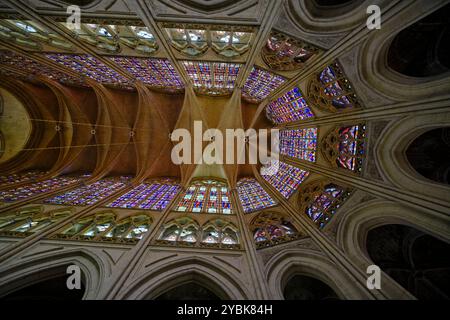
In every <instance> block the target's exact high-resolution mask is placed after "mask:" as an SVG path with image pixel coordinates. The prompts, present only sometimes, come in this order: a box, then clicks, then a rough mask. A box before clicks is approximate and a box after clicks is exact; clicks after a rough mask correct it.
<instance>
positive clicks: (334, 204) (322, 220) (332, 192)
mask: <svg viewBox="0 0 450 320" xmlns="http://www.w3.org/2000/svg"><path fill="white" fill-rule="evenodd" d="M349 196H350V190H349V189H347V188H344V187H341V186H338V185H336V184H334V183H324V182H316V183H313V184H311V185H308V186H306V187H305V188H304V189H303V190H302V194H301V196H300V198H299V199H300V206H301V208H302V211H303V212H305V213H306V215H307V216H308V217H309V218H310V219H311V220H312V221H313V222H314V223H315V224H316V225H317V226H318V227H319V228H323V227H325V225H326V224H327V223H328V222H329V221H330V219H331V218H332V217H333V216H334V214H335V213H336V210H337V209H338V208H339V207H340V206H341V205H342V203H344V201H345V200H346V199H347V198H348V197H349Z"/></svg>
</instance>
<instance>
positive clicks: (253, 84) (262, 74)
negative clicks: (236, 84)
mask: <svg viewBox="0 0 450 320" xmlns="http://www.w3.org/2000/svg"><path fill="white" fill-rule="evenodd" d="M285 81H286V79H285V78H284V77H282V76H279V75H276V74H274V73H271V72H269V71H266V70H263V69H260V68H256V67H253V70H252V71H251V73H250V75H249V76H248V78H247V80H246V81H245V84H244V88H243V90H242V94H243V96H244V98H246V99H247V100H249V101H251V102H260V101H262V100H264V99H265V98H266V97H267V96H268V95H269V94H270V93H271V92H272V91H274V90H275V89H277V88H278V87H279V86H280V85H282V84H283V83H284V82H285Z"/></svg>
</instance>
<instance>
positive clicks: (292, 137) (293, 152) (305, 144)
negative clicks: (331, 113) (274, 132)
mask: <svg viewBox="0 0 450 320" xmlns="http://www.w3.org/2000/svg"><path fill="white" fill-rule="evenodd" d="M316 148H317V128H307V129H296V130H281V131H280V153H281V154H282V155H285V156H289V157H293V158H297V159H301V160H306V161H310V162H315V161H316Z"/></svg>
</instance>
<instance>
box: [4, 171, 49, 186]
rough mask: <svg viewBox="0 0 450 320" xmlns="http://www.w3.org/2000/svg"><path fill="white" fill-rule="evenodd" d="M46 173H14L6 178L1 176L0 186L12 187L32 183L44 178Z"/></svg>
mask: <svg viewBox="0 0 450 320" xmlns="http://www.w3.org/2000/svg"><path fill="white" fill-rule="evenodd" d="M44 174H46V172H44V171H25V172H20V173H12V174H8V175H4V176H0V184H1V185H2V186H6V185H12V184H17V183H23V182H27V181H29V182H31V181H35V180H37V179H39V178H40V177H42V176H43V175H44Z"/></svg>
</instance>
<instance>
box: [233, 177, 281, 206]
mask: <svg viewBox="0 0 450 320" xmlns="http://www.w3.org/2000/svg"><path fill="white" fill-rule="evenodd" d="M237 191H238V194H239V200H240V201H241V204H242V207H243V208H244V212H245V213H250V212H253V211H257V210H261V209H265V208H269V207H273V206H274V205H276V202H275V200H273V199H272V198H271V197H270V196H269V194H268V193H267V192H266V190H264V189H263V188H262V187H261V185H260V184H259V183H258V181H256V179H254V178H243V179H241V180H239V181H238V183H237Z"/></svg>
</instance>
